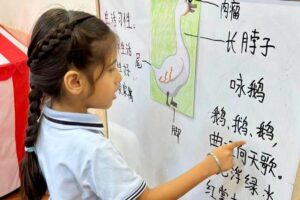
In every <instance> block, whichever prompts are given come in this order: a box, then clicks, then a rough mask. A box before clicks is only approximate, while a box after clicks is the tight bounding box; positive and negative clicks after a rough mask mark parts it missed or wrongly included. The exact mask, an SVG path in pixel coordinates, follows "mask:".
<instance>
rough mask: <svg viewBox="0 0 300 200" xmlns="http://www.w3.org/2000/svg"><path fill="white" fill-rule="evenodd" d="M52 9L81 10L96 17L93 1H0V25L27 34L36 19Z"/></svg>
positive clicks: (94, 2)
mask: <svg viewBox="0 0 300 200" xmlns="http://www.w3.org/2000/svg"><path fill="white" fill-rule="evenodd" d="M53 7H63V8H66V9H71V10H82V11H86V12H89V13H91V14H95V15H96V1H95V0H89V1H84V0H30V1H28V0H8V1H6V0H0V23H1V24H6V25H8V26H11V27H13V28H16V29H19V30H22V31H24V32H27V33H29V32H30V31H31V29H32V26H33V24H34V22H35V21H36V20H37V18H38V17H39V16H40V15H41V14H42V13H43V12H44V11H46V10H48V9H49V8H53Z"/></svg>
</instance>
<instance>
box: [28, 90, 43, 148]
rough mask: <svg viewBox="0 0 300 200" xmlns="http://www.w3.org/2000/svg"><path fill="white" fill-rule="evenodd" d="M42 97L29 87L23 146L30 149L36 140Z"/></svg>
mask: <svg viewBox="0 0 300 200" xmlns="http://www.w3.org/2000/svg"><path fill="white" fill-rule="evenodd" d="M42 96H43V92H42V91H39V90H37V89H35V88H34V87H31V91H30V93H29V102H30V107H29V113H28V127H27V130H26V132H27V137H26V139H25V146H27V147H31V146H34V144H35V142H36V139H37V131H38V127H39V124H38V119H39V118H40V115H41V109H40V105H41V98H42Z"/></svg>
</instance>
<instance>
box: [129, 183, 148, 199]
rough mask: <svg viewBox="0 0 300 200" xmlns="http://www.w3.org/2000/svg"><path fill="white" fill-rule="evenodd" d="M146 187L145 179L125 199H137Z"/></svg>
mask: <svg viewBox="0 0 300 200" xmlns="http://www.w3.org/2000/svg"><path fill="white" fill-rule="evenodd" d="M145 188H146V182H145V181H143V182H142V184H141V185H140V186H139V187H138V188H137V189H136V191H134V192H133V193H132V194H131V195H130V196H128V197H126V198H125V200H135V199H136V198H137V197H138V196H140V195H141V193H142V192H143V191H144V189H145Z"/></svg>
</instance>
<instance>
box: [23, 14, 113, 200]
mask: <svg viewBox="0 0 300 200" xmlns="http://www.w3.org/2000/svg"><path fill="white" fill-rule="evenodd" d="M116 43H117V37H116V35H115V34H114V33H113V32H112V31H111V30H110V29H109V27H108V26H107V25H106V24H105V23H104V22H102V21H101V20H100V19H98V18H97V17H95V16H93V15H90V14H88V13H85V12H80V11H67V10H64V9H51V10H48V11H46V12H45V13H44V14H43V15H42V16H41V17H40V18H39V19H38V21H37V23H36V24H35V27H34V29H33V32H32V37H31V42H30V45H29V48H28V53H27V54H28V66H29V68H30V87H31V91H30V93H29V101H30V108H29V113H28V128H27V130H26V138H25V146H26V147H33V146H34V145H35V143H36V140H37V137H38V129H39V118H40V116H41V104H42V103H41V102H42V99H43V98H44V97H45V96H50V97H52V98H59V97H60V95H61V84H62V81H63V78H64V75H65V73H66V72H67V71H68V70H69V69H70V67H75V68H77V69H78V70H81V71H83V72H85V73H86V74H87V76H88V79H90V78H89V75H88V74H89V72H90V71H91V69H94V67H95V66H99V65H100V66H103V67H104V66H106V63H105V62H106V58H107V57H108V56H109V55H110V54H111V53H112V52H113V51H114V50H116ZM89 81H91V80H89ZM21 188H22V189H21V190H22V196H23V199H26V200H39V199H41V198H42V197H43V195H44V194H45V192H46V190H47V184H46V181H45V178H44V177H43V174H42V172H41V169H40V167H39V164H38V159H37V155H36V153H35V152H26V154H25V157H24V158H23V160H22V163H21Z"/></svg>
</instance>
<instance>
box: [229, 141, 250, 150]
mask: <svg viewBox="0 0 300 200" xmlns="http://www.w3.org/2000/svg"><path fill="white" fill-rule="evenodd" d="M244 144H246V141H244V140H240V141H235V142H232V143H230V144H228V145H229V147H231V148H232V149H234V148H236V147H241V146H243V145H244Z"/></svg>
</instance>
